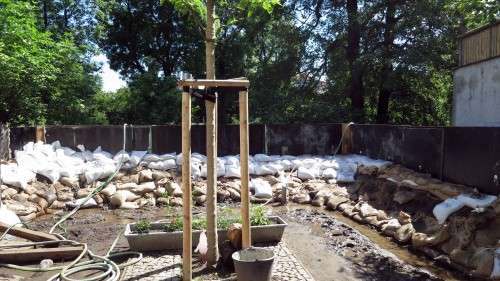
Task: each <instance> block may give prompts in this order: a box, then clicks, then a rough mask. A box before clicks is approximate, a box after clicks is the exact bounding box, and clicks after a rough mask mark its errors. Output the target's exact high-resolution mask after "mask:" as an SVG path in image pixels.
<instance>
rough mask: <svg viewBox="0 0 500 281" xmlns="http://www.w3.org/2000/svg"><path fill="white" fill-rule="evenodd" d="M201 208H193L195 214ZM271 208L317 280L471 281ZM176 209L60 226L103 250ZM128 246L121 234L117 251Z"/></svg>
mask: <svg viewBox="0 0 500 281" xmlns="http://www.w3.org/2000/svg"><path fill="white" fill-rule="evenodd" d="M202 211H203V209H195V210H193V213H200V212H202ZM272 211H273V213H275V214H278V215H281V216H283V217H284V218H285V220H287V222H289V226H288V228H287V229H286V232H285V236H284V240H285V242H286V245H287V247H288V248H289V249H290V250H291V251H292V252H293V253H294V254H295V256H296V257H297V258H298V259H299V260H300V261H301V262H302V263H303V264H304V266H305V268H306V269H307V270H308V271H309V272H310V273H311V275H312V276H313V277H314V278H315V280H317V281H344V280H346V281H351V280H380V281H393V280H394V281H403V280H470V279H468V278H466V277H461V276H460V275H459V274H458V273H455V272H453V271H449V270H446V269H443V268H441V267H439V266H436V265H434V264H433V263H432V262H431V261H430V260H428V259H426V258H425V257H421V256H418V255H416V254H415V253H413V252H411V251H409V250H407V249H405V248H403V247H401V246H399V245H397V244H396V243H394V242H392V241H390V240H389V239H388V238H386V237H384V236H382V235H380V234H379V233H378V232H377V231H376V230H374V229H371V228H370V227H367V226H365V225H361V224H359V223H356V222H354V221H352V220H350V219H348V218H346V217H344V216H342V215H341V214H340V213H337V212H331V211H326V210H321V209H319V208H315V207H311V206H305V205H289V206H287V207H275V208H272ZM180 212H181V210H180V209H171V208H150V209H140V210H98V209H89V210H81V211H79V212H78V213H77V214H76V215H75V216H74V218H72V219H70V220H68V221H67V222H66V223H65V224H64V225H63V226H64V229H65V231H66V235H65V236H66V237H67V238H68V239H72V240H77V241H80V242H83V243H87V244H88V245H89V247H90V249H91V250H92V251H93V252H94V253H96V254H104V253H106V252H107V250H108V249H109V247H110V245H111V244H112V242H113V240H114V239H115V238H116V236H117V235H118V234H119V233H120V232H122V231H123V230H124V228H125V225H126V224H127V223H130V222H135V221H137V220H139V219H144V218H147V219H149V220H161V219H165V218H167V217H169V216H170V215H174V214H176V213H180ZM57 220H58V216H54V215H52V216H46V217H41V218H37V219H36V220H35V221H34V222H32V223H30V224H28V227H29V228H31V229H35V230H44V231H47V230H48V229H50V227H51V226H52V225H53V224H54V223H55V222H56V221H57ZM127 248H128V244H127V241H126V240H125V239H124V238H123V237H122V238H121V239H120V240H119V242H118V244H117V247H116V250H125V249H127ZM52 275H53V273H50V274H47V273H45V274H41V273H27V272H20V271H15V270H10V269H9V270H8V269H5V268H0V280H16V279H15V278H14V279H11V278H12V277H17V278H18V279H17V280H46V279H47V278H48V277H50V276H52ZM9 277H10V278H9ZM3 278H6V279H3ZM23 278H24V279H23Z"/></svg>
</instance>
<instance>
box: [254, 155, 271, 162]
mask: <svg viewBox="0 0 500 281" xmlns="http://www.w3.org/2000/svg"><path fill="white" fill-rule="evenodd" d="M253 159H254V160H255V161H257V162H269V161H271V158H270V157H269V156H267V155H265V154H255V155H254V156H253Z"/></svg>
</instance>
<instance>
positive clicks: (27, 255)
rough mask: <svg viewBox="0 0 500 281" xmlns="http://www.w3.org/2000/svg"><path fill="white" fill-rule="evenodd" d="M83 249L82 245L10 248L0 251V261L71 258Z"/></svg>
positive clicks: (19, 261) (17, 262) (25, 261)
mask: <svg viewBox="0 0 500 281" xmlns="http://www.w3.org/2000/svg"><path fill="white" fill-rule="evenodd" d="M82 251H83V247H81V246H76V247H59V248H37V249H11V250H1V251H0V262H3V263H12V264H20V263H29V262H40V261H41V260H44V259H51V260H55V261H61V260H73V259H75V258H76V257H78V256H79V255H80V254H81V253H82Z"/></svg>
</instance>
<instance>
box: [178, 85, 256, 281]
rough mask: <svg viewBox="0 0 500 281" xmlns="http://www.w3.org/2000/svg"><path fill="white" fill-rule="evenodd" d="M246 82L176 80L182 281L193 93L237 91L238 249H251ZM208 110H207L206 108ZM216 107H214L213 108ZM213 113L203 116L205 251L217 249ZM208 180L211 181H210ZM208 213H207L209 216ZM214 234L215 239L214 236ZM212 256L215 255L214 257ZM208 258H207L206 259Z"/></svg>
mask: <svg viewBox="0 0 500 281" xmlns="http://www.w3.org/2000/svg"><path fill="white" fill-rule="evenodd" d="M249 85H250V83H249V81H248V80H246V79H229V80H196V79H188V80H182V81H179V83H178V86H179V87H180V88H181V89H182V191H183V227H182V230H183V249H182V271H183V280H191V279H192V250H193V241H192V235H193V234H192V233H193V232H192V226H191V223H192V202H193V201H192V185H191V96H192V95H193V93H194V91H195V90H198V89H203V90H204V91H205V92H207V93H208V92H211V91H213V92H214V93H216V92H217V91H220V90H222V89H224V88H231V89H233V90H234V89H236V90H239V107H240V167H241V218H242V246H243V248H244V249H246V248H249V247H250V246H251V241H252V240H251V237H250V234H251V232H250V198H249V174H248V157H249V144H248V86H249ZM212 98H214V99H213V100H211V101H209V100H207V99H206V102H207V103H210V102H212V103H215V105H216V104H217V96H216V94H215V96H214V97H212ZM207 108H208V107H207ZM215 108H216V106H215ZM215 116H216V114H207V118H208V119H210V120H208V119H207V121H206V124H207V221H208V217H210V216H211V217H212V221H214V220H215V222H214V223H211V224H208V225H207V228H211V229H207V234H208V235H209V236H210V235H212V237H208V241H209V243H211V244H214V245H208V248H209V249H210V248H214V246H215V248H217V247H216V245H217V222H216V212H217V208H216V206H215V205H216V202H217V201H216V200H217V191H216V175H217V173H216V170H215V169H216V167H217V165H216V161H217V137H216V136H217V120H216V117H215ZM209 177H210V178H211V179H212V180H210V179H209ZM209 212H210V213H209ZM213 235H215V239H214V236H213ZM217 250H218V249H216V251H217ZM215 256H216V254H215ZM208 259H210V257H208Z"/></svg>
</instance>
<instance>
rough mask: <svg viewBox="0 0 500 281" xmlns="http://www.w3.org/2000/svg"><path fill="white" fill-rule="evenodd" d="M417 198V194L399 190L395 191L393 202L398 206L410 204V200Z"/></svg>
mask: <svg viewBox="0 0 500 281" xmlns="http://www.w3.org/2000/svg"><path fill="white" fill-rule="evenodd" d="M416 196H417V193H416V192H415V191H412V190H407V189H401V190H398V191H396V193H394V196H393V199H392V200H393V201H394V202H396V203H398V204H399V205H403V204H406V203H408V202H410V201H411V200H413V199H415V197H416Z"/></svg>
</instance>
